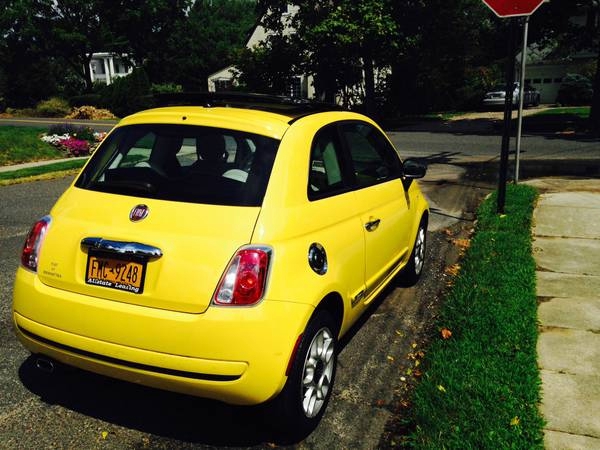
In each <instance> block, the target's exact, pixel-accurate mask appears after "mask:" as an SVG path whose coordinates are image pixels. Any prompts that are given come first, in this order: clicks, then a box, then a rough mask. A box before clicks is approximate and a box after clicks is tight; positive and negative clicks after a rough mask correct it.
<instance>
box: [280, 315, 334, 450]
mask: <svg viewBox="0 0 600 450" xmlns="http://www.w3.org/2000/svg"><path fill="white" fill-rule="evenodd" d="M336 347H337V327H336V326H335V321H334V320H333V318H332V316H331V315H330V314H329V313H328V312H327V311H325V310H321V311H317V312H315V314H314V315H313V317H312V318H311V320H310V321H309V323H308V325H307V326H306V330H305V331H304V334H303V337H302V341H301V343H300V345H299V347H298V350H297V352H296V356H295V359H294V362H293V363H292V368H291V371H290V375H289V377H288V380H287V382H286V384H285V386H284V388H283V390H282V391H281V393H280V394H279V396H278V397H277V398H276V399H275V401H274V403H273V405H272V408H271V410H270V411H269V413H270V415H271V418H272V419H273V422H272V423H274V424H275V425H276V429H275V432H276V434H277V437H278V438H280V439H283V440H284V441H289V442H298V441H299V440H301V439H304V438H305V437H306V436H308V434H310V433H311V432H312V431H313V430H314V429H315V428H316V426H317V425H318V424H319V421H320V420H321V417H322V416H323V414H324V413H325V409H326V408H327V404H328V403H329V399H330V398H331V393H332V390H333V382H334V379H335V373H336V367H337V348H336Z"/></svg>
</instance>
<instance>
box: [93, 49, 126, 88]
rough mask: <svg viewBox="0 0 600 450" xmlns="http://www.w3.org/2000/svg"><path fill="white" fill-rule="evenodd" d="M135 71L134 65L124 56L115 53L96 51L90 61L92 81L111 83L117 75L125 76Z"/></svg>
mask: <svg viewBox="0 0 600 450" xmlns="http://www.w3.org/2000/svg"><path fill="white" fill-rule="evenodd" d="M132 71H133V65H132V64H131V62H130V61H128V60H127V59H126V57H124V56H119V55H115V54H114V53H106V52H100V53H94V54H93V55H92V59H91V61H90V77H91V79H92V83H94V82H96V81H99V82H102V83H106V84H111V83H112V82H113V80H114V79H115V78H116V77H124V76H126V75H129V74H130V73H131V72H132Z"/></svg>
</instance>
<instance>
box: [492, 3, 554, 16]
mask: <svg viewBox="0 0 600 450" xmlns="http://www.w3.org/2000/svg"><path fill="white" fill-rule="evenodd" d="M544 1H545V0H483V3H485V4H486V5H488V6H489V7H490V9H491V10H492V11H494V12H495V13H496V15H497V16H498V17H514V16H528V15H530V14H532V13H533V12H534V11H535V10H536V9H538V8H539V7H540V5H541V4H542V3H544Z"/></svg>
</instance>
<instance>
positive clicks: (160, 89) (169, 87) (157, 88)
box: [150, 83, 183, 94]
mask: <svg viewBox="0 0 600 450" xmlns="http://www.w3.org/2000/svg"><path fill="white" fill-rule="evenodd" d="M178 92H183V86H181V85H180V84H174V83H164V84H152V86H150V93H152V94H172V93H178Z"/></svg>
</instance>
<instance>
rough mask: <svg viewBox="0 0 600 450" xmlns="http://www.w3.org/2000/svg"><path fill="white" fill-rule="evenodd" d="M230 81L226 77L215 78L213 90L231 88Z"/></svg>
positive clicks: (227, 89)
mask: <svg viewBox="0 0 600 450" xmlns="http://www.w3.org/2000/svg"><path fill="white" fill-rule="evenodd" d="M231 87H232V83H231V80H229V79H227V78H220V79H218V80H215V92H219V91H229V90H231Z"/></svg>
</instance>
